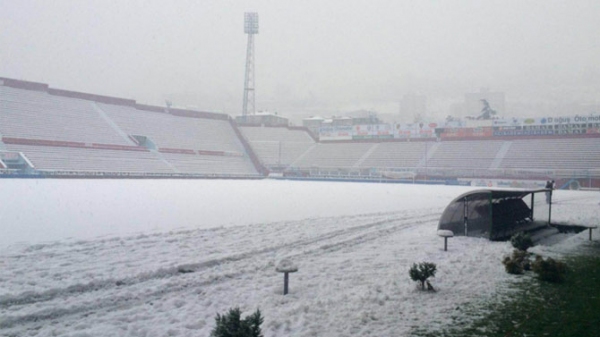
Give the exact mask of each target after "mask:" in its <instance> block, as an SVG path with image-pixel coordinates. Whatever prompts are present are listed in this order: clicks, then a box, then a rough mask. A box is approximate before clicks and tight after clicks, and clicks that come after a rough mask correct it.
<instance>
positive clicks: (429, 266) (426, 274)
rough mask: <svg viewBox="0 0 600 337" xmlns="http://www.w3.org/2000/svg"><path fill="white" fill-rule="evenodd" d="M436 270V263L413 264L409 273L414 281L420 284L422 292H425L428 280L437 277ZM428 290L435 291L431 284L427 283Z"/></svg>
mask: <svg viewBox="0 0 600 337" xmlns="http://www.w3.org/2000/svg"><path fill="white" fill-rule="evenodd" d="M436 270H437V266H436V265H435V263H431V262H421V263H419V264H416V263H413V265H412V267H411V268H410V270H409V272H408V273H409V275H410V278H411V279H412V280H413V281H418V282H420V284H419V286H420V288H421V290H425V282H427V279H428V278H430V277H434V276H435V272H436ZM427 290H433V287H432V286H431V284H429V282H427Z"/></svg>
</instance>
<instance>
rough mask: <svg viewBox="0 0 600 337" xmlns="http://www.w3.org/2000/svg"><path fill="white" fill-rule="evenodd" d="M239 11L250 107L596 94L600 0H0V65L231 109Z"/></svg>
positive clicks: (40, 77)
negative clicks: (252, 90) (251, 34)
mask: <svg viewBox="0 0 600 337" xmlns="http://www.w3.org/2000/svg"><path fill="white" fill-rule="evenodd" d="M250 11H256V12H258V13H259V17H260V18H259V21H260V24H259V25H260V33H259V35H258V36H256V39H255V41H256V101H257V109H259V110H262V109H268V110H271V111H278V112H279V113H280V114H283V115H285V114H286V113H287V114H293V113H298V112H306V113H311V114H312V113H315V114H316V113H319V112H322V113H320V114H321V115H327V114H328V113H331V112H332V111H333V112H344V111H349V110H354V109H368V110H377V111H379V112H380V113H387V114H390V113H397V111H398V109H399V108H398V107H399V105H398V102H399V101H400V99H401V98H402V96H403V95H404V94H410V93H414V94H421V95H425V96H427V102H428V107H429V109H430V110H431V111H432V113H434V114H447V113H448V112H449V111H450V106H451V104H452V103H456V102H460V101H462V100H464V94H465V93H466V92H476V91H479V89H480V88H482V87H487V88H489V89H490V90H492V91H502V92H505V93H506V98H507V101H509V103H514V104H513V105H509V107H510V106H517V105H518V104H521V105H523V106H527V104H533V105H531V106H533V107H535V106H538V105H539V104H549V105H552V104H555V105H556V104H558V105H560V104H563V105H568V104H574V103H579V104H598V103H599V102H600V1H598V0H589V1H584V0H578V1H548V0H544V1H523V0H520V1H510V0H502V1H483V0H479V1H475V0H474V1H425V0H423V1H398V0H396V1H385V0H370V1H350V0H330V1H323V0H302V1H297V0H296V1H287V0H277V1H266V0H265V1H239V0H238V1H225V0H194V1H192V0H189V1H188V0H179V1H164V0H163V1H160V0H157V1H154V0H135V1H134V0H128V1H120V0H119V1H107V0H104V1H101V0H95V1H93V0H80V1H76V0H71V1H65V0H61V1H58V0H52V1H46V0H39V1H27V0H0V77H10V78H17V79H24V80H30V81H38V82H44V83H48V84H49V85H50V86H51V87H54V88H61V89H68V90H75V91H83V92H90V93H96V94H102V95H111V96H118V97H125V98H133V99H136V100H137V101H138V102H142V103H151V104H158V105H164V100H165V99H171V100H172V101H173V103H174V104H175V105H179V106H195V107H197V108H199V109H203V110H209V111H222V112H226V113H229V114H231V115H237V114H239V113H240V111H241V107H242V96H243V85H244V65H245V56H246V41H247V37H246V35H245V34H244V31H243V21H244V12H250ZM535 104H537V105H535ZM507 114H509V115H510V111H508V112H507ZM533 114H536V113H535V112H532V115H533ZM564 114H567V115H568V114H569V112H568V111H565V113H564ZM400 119H402V118H400Z"/></svg>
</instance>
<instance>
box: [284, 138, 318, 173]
mask: <svg viewBox="0 0 600 337" xmlns="http://www.w3.org/2000/svg"><path fill="white" fill-rule="evenodd" d="M317 144H319V143H314V144H313V145H311V146H310V147H309V148H308V149H307V150H306V151H304V153H303V154H301V155H300V156H299V157H298V158H296V160H294V162H292V163H291V164H290V166H289V167H295V166H296V164H298V163H300V162H302V160H303V159H304V157H306V156H307V155H308V154H309V153H310V152H311V151H312V150H314V149H315V148H316V147H317Z"/></svg>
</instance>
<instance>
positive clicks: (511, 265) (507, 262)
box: [502, 256, 523, 275]
mask: <svg viewBox="0 0 600 337" xmlns="http://www.w3.org/2000/svg"><path fill="white" fill-rule="evenodd" d="M502 263H503V264H504V269H505V270H506V272H507V273H509V274H513V275H520V274H523V267H522V266H521V264H520V263H518V262H517V261H515V260H513V259H511V258H510V256H506V257H504V260H503V261H502Z"/></svg>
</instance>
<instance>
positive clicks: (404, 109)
mask: <svg viewBox="0 0 600 337" xmlns="http://www.w3.org/2000/svg"><path fill="white" fill-rule="evenodd" d="M426 112H427V97H425V96H423V95H414V94H406V95H404V96H402V100H401V101H400V115H401V116H402V117H404V118H406V117H409V116H410V117H417V116H424V115H425V113H426ZM411 119H412V118H411Z"/></svg>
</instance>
